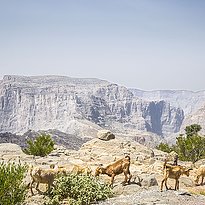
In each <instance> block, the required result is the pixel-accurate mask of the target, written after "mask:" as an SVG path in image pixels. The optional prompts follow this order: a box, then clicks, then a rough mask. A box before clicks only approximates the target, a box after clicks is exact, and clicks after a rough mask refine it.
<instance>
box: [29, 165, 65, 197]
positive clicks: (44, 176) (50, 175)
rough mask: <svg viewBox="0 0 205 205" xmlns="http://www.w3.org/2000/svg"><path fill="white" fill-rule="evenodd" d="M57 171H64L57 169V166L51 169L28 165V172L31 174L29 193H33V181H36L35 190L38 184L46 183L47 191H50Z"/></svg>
mask: <svg viewBox="0 0 205 205" xmlns="http://www.w3.org/2000/svg"><path fill="white" fill-rule="evenodd" d="M59 173H64V174H65V172H64V170H63V171H62V170H60V169H58V167H57V166H56V167H54V168H53V169H42V168H40V167H33V165H30V167H29V174H30V176H31V179H32V181H31V183H30V184H29V185H30V190H31V194H32V195H34V193H33V189H32V186H33V184H34V182H37V185H36V190H37V191H39V188H38V187H39V184H40V183H42V184H48V190H47V191H48V192H49V191H50V188H51V186H54V185H53V182H54V179H55V177H56V175H57V174H59Z"/></svg>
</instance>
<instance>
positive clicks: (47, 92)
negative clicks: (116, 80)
mask: <svg viewBox="0 0 205 205" xmlns="http://www.w3.org/2000/svg"><path fill="white" fill-rule="evenodd" d="M0 119H1V120H0V132H12V133H24V132H26V131H27V130H29V129H32V130H36V131H37V130H48V129H57V130H61V131H63V132H66V133H70V134H76V135H80V136H85V135H92V132H95V131H96V130H98V129H100V128H101V127H102V128H107V129H111V130H113V131H115V132H122V133H129V132H135V131H136V130H141V131H149V132H153V133H156V134H158V135H166V134H168V133H173V132H177V131H179V129H180V126H181V124H182V121H183V119H184V114H183V111H182V109H180V108H175V107H172V106H171V105H170V104H169V103H167V102H165V101H145V100H143V99H140V98H137V97H135V96H134V95H133V94H132V92H130V91H129V90H128V89H127V88H125V87H122V86H118V85H116V84H111V83H109V82H107V81H103V80H98V79H77V78H68V77H61V76H38V77H24V76H4V78H3V80H2V81H1V82H0Z"/></svg>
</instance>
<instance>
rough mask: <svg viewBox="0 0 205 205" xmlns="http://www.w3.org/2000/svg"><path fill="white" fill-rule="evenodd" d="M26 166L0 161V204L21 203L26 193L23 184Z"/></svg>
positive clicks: (11, 204) (14, 204)
mask: <svg viewBox="0 0 205 205" xmlns="http://www.w3.org/2000/svg"><path fill="white" fill-rule="evenodd" d="M25 171H26V166H25V165H21V164H15V163H7V164H6V163H4V162H2V163H0V204H1V205H18V204H21V203H22V202H23V201H24V199H25V195H26V186H25V184H23V178H24V175H25Z"/></svg>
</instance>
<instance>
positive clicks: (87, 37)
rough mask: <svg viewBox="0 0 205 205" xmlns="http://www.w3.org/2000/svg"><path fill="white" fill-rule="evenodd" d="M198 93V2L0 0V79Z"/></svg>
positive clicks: (204, 19) (203, 40) (203, 23)
mask: <svg viewBox="0 0 205 205" xmlns="http://www.w3.org/2000/svg"><path fill="white" fill-rule="evenodd" d="M5 74H18V75H45V74H51V75H65V76H70V77H92V78H93V77H94V78H100V79H105V80H108V81H111V82H114V83H117V84H120V85H125V86H127V87H132V88H139V89H143V90H155V89H180V90H181V89H185V90H193V91H198V90H205V80H204V78H205V1H204V0H0V76H1V77H2V76H3V75H5Z"/></svg>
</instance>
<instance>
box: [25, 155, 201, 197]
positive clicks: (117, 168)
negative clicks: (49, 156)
mask: <svg viewBox="0 0 205 205" xmlns="http://www.w3.org/2000/svg"><path fill="white" fill-rule="evenodd" d="M177 160H178V158H175V160H174V163H173V164H170V163H167V160H165V162H164V165H163V173H164V177H163V179H162V182H161V187H160V190H161V191H162V190H163V184H165V187H166V189H168V186H167V180H168V178H171V179H175V190H178V189H179V178H180V176H181V175H183V174H185V175H186V176H189V171H190V170H192V169H187V168H185V167H183V166H181V165H178V164H177ZM72 172H73V173H76V174H87V175H90V174H91V172H92V170H91V169H90V168H89V167H88V166H85V167H83V166H80V165H75V166H74V167H73V170H72ZM60 173H61V174H65V175H66V173H67V169H66V168H65V167H62V166H61V167H60V166H57V165H51V166H50V168H49V169H43V168H40V167H35V166H33V165H30V167H29V174H30V176H31V179H32V180H31V183H29V187H30V190H31V194H32V195H34V193H33V190H32V187H33V184H34V183H35V182H36V183H37V185H36V190H38V191H39V188H38V187H39V184H40V183H43V184H47V185H48V191H49V190H50V188H51V186H54V184H53V183H54V179H55V177H56V176H57V175H58V174H60ZM121 173H124V175H125V179H124V181H123V183H122V184H123V185H125V184H129V183H130V180H131V178H132V175H131V173H130V156H125V157H123V158H122V159H120V160H118V161H116V162H114V163H112V164H110V165H108V166H106V167H105V168H104V167H102V166H99V167H97V168H96V170H95V173H94V176H96V177H97V176H99V175H100V174H106V175H108V176H109V177H111V180H110V186H111V187H112V186H113V182H114V178H115V176H116V175H119V174H121ZM200 177H201V183H200V185H203V179H204V177H205V165H201V166H200V167H199V168H198V169H197V171H196V178H195V180H194V181H195V183H196V184H198V182H199V178H200Z"/></svg>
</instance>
